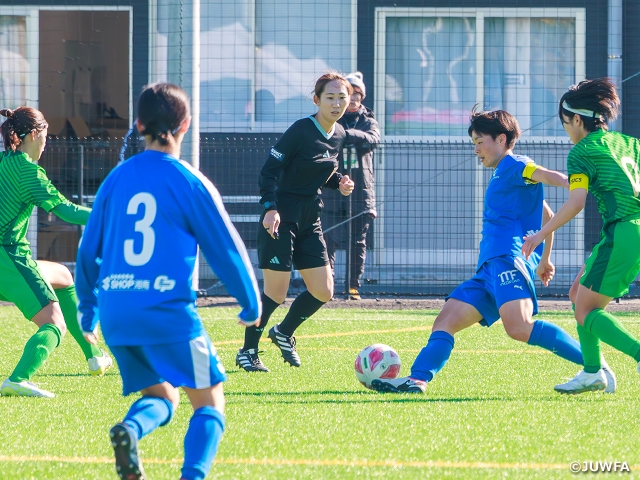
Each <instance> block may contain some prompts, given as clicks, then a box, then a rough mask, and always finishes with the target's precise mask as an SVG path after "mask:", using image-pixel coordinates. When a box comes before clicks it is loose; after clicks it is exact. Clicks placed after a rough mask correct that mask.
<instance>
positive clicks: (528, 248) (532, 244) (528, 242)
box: [522, 232, 544, 260]
mask: <svg viewBox="0 0 640 480" xmlns="http://www.w3.org/2000/svg"><path fill="white" fill-rule="evenodd" d="M543 240H544V238H542V236H541V235H540V232H538V233H536V234H535V235H530V236H528V237H524V244H523V245H522V254H523V255H524V258H526V259H527V260H529V256H530V255H531V254H532V253H533V251H534V250H535V249H536V247H537V246H538V245H540V244H541V243H542V241H543Z"/></svg>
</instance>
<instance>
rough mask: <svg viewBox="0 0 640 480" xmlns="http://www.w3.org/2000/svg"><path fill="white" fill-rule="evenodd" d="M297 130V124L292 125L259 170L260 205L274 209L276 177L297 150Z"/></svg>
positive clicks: (298, 141)
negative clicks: (266, 205)
mask: <svg viewBox="0 0 640 480" xmlns="http://www.w3.org/2000/svg"><path fill="white" fill-rule="evenodd" d="M298 130H299V128H298V124H297V123H294V124H293V125H292V126H291V127H289V129H288V130H287V131H286V132H284V133H283V134H282V137H280V139H279V140H278V141H277V142H276V144H275V145H274V146H273V147H272V148H271V150H269V156H268V157H267V161H266V162H265V164H264V166H263V167H262V170H260V178H259V184H260V197H261V198H260V203H261V204H262V205H265V204H266V203H269V204H270V205H271V206H272V207H273V209H275V206H276V186H277V184H278V177H279V176H280V172H282V170H283V169H284V168H285V167H286V166H287V164H288V163H289V162H290V161H291V159H292V158H293V157H294V156H295V154H296V152H297V150H298V148H299V143H300V141H301V138H300V136H301V132H299V131H298Z"/></svg>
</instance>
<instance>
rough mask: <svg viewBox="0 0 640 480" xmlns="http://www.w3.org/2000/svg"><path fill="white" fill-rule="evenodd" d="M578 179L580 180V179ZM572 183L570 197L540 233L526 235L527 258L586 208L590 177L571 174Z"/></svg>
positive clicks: (524, 251) (525, 253) (525, 250)
mask: <svg viewBox="0 0 640 480" xmlns="http://www.w3.org/2000/svg"><path fill="white" fill-rule="evenodd" d="M578 179H579V180H580V181H578ZM570 184H571V186H570V187H569V198H568V199H567V201H566V202H564V204H563V205H562V207H560V209H559V210H558V211H557V212H556V214H555V215H554V216H553V218H551V219H550V220H549V221H548V222H547V223H546V224H545V225H544V226H543V227H542V229H540V231H539V232H538V233H536V234H535V235H531V236H530V237H525V242H524V245H522V253H523V254H524V256H525V257H526V258H529V255H531V252H533V251H534V250H535V248H536V247H537V246H538V245H540V243H542V241H543V240H544V239H545V238H547V236H548V235H549V234H550V233H552V232H555V231H556V230H557V229H559V228H560V227H561V226H563V225H564V224H565V223H568V222H570V221H571V220H572V219H573V218H574V217H575V216H576V215H578V214H579V213H580V212H581V211H582V209H583V208H584V206H585V204H586V202H587V192H588V189H589V179H588V177H587V176H586V175H584V174H582V173H579V174H575V175H571V178H570Z"/></svg>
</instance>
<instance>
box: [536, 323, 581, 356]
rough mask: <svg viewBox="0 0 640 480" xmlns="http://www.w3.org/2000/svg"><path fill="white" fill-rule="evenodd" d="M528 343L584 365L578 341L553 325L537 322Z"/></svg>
mask: <svg viewBox="0 0 640 480" xmlns="http://www.w3.org/2000/svg"><path fill="white" fill-rule="evenodd" d="M527 343H528V344H529V345H535V346H537V347H542V348H545V349H547V350H549V351H550V352H551V353H555V354H556V355H558V356H559V357H562V358H564V359H565V360H569V361H570V362H573V363H577V364H578V365H583V359H582V352H581V351H580V344H579V343H578V341H577V340H576V339H575V338H573V337H572V336H571V335H569V334H568V333H567V332H565V331H564V330H563V329H561V328H560V327H558V326H557V325H555V324H553V323H549V322H545V321H544V320H536V321H535V322H534V323H533V330H532V331H531V335H530V336H529V341H528V342H527Z"/></svg>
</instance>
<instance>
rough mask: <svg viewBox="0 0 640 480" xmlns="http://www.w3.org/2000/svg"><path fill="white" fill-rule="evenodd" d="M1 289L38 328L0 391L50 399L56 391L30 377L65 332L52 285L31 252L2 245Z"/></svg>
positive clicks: (0, 250)
mask: <svg viewBox="0 0 640 480" xmlns="http://www.w3.org/2000/svg"><path fill="white" fill-rule="evenodd" d="M0 292H2V295H3V297H4V298H6V299H7V300H8V301H10V302H13V303H15V304H16V306H17V307H18V309H19V310H20V311H21V312H22V314H23V315H24V316H25V317H26V318H28V319H30V320H31V321H32V322H33V323H34V324H35V325H37V327H38V331H37V332H36V333H35V334H34V335H33V336H32V337H31V338H30V339H29V340H28V341H27V343H26V344H25V347H24V351H23V353H22V356H21V357H20V360H19V361H18V363H17V365H16V367H15V369H14V370H13V372H12V373H11V375H10V377H9V378H8V379H6V380H5V381H4V382H3V384H2V387H0V393H1V394H2V395H20V396H35V397H46V398H51V397H53V396H54V395H53V393H51V392H47V391H46V390H42V389H40V388H38V387H37V386H36V385H34V384H33V383H31V382H30V380H31V377H32V376H33V374H34V373H35V372H36V371H37V370H38V369H39V368H40V367H41V366H42V365H43V364H44V362H46V360H47V359H48V358H49V356H50V355H51V353H52V352H53V350H54V349H55V348H56V347H57V346H58V345H60V341H61V339H62V337H63V336H64V334H65V333H66V327H65V323H64V318H63V316H62V312H61V310H60V306H59V305H58V299H57V297H56V295H55V293H54V291H53V288H52V287H51V285H50V284H49V283H48V282H47V281H46V280H45V279H44V278H43V277H42V275H41V273H40V271H39V270H38V268H37V265H36V263H35V261H33V259H32V258H31V256H30V255H25V254H21V253H20V252H19V251H18V249H17V247H16V248H4V247H0Z"/></svg>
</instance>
